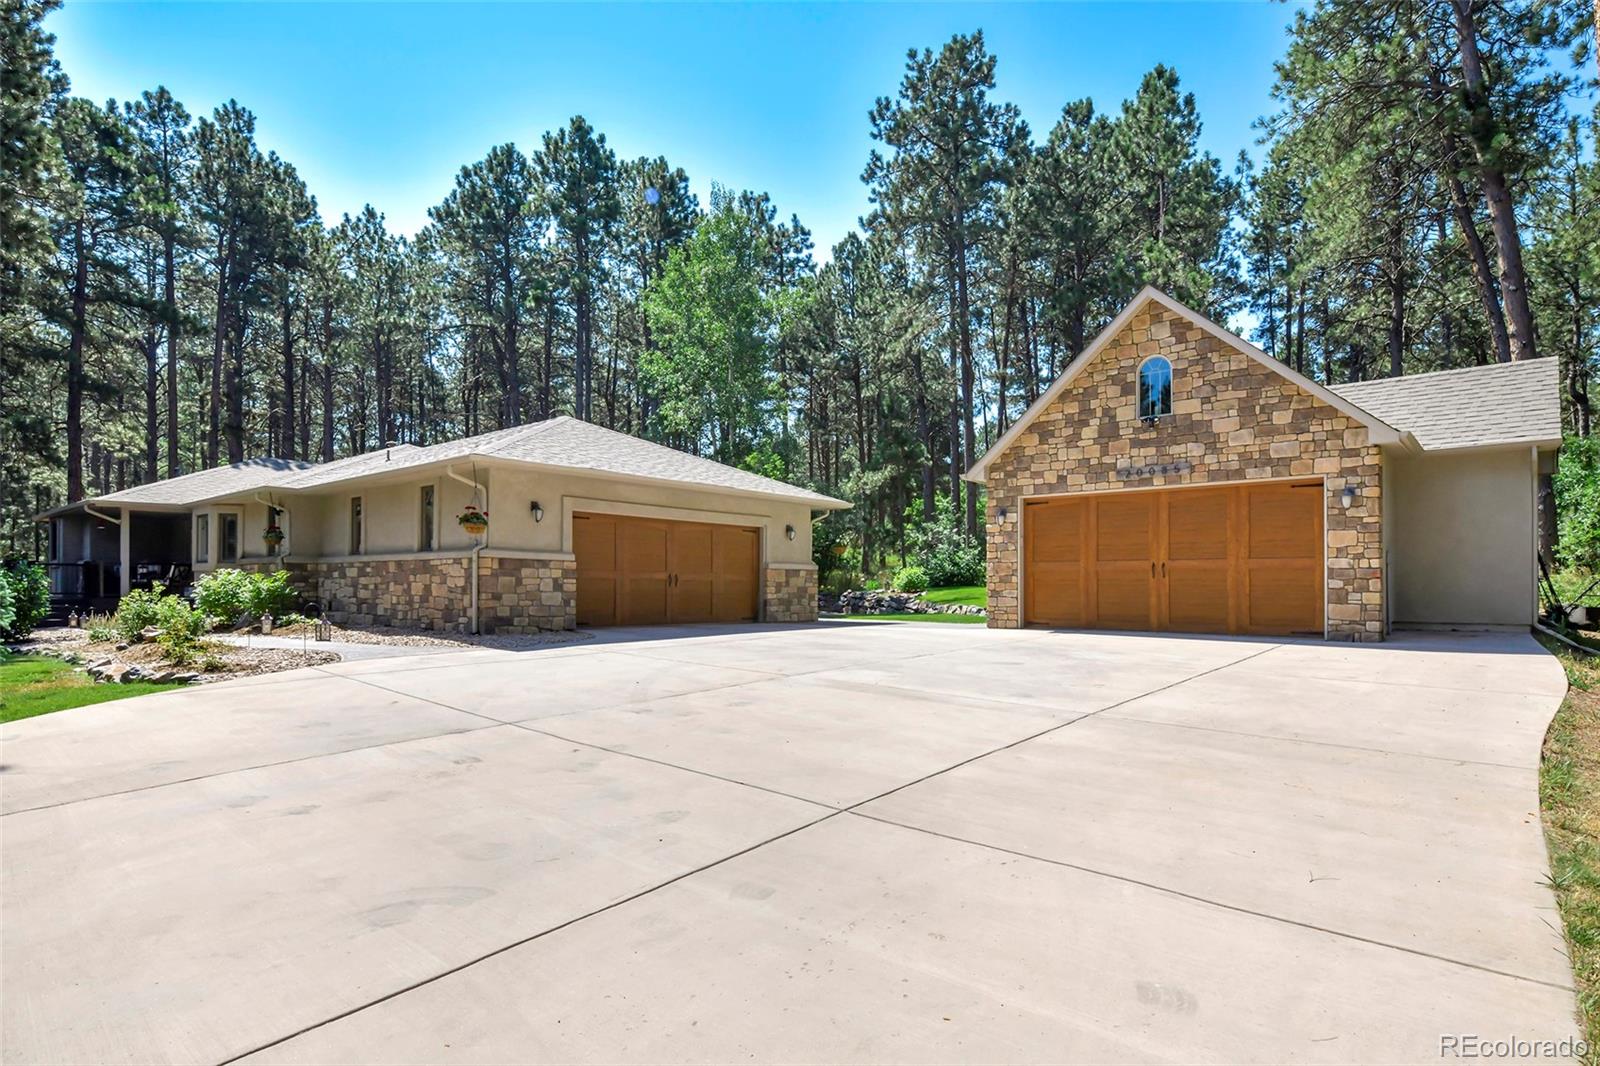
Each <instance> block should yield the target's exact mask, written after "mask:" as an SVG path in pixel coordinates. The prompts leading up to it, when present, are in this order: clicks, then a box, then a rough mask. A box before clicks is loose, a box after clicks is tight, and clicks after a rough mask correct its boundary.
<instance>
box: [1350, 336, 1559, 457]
mask: <svg viewBox="0 0 1600 1066" xmlns="http://www.w3.org/2000/svg"><path fill="white" fill-rule="evenodd" d="M1333 391H1334V392H1336V393H1338V394H1339V395H1340V396H1343V397H1345V398H1346V399H1349V400H1350V401H1352V402H1354V403H1358V404H1360V405H1361V406H1362V407H1363V408H1365V409H1366V410H1368V411H1371V412H1372V413H1373V414H1375V415H1378V416H1379V417H1380V418H1382V419H1383V420H1384V421H1386V422H1388V423H1390V424H1391V425H1396V426H1403V427H1404V428H1405V429H1406V430H1408V431H1409V432H1410V433H1412V434H1413V435H1414V436H1415V437H1416V438H1417V442H1418V443H1419V444H1421V445H1422V447H1423V448H1424V449H1425V450H1427V451H1430V452H1432V451H1450V450H1455V449H1461V448H1493V447H1499V446H1503V445H1508V444H1530V445H1535V446H1540V447H1551V448H1553V447H1558V446H1560V444H1561V391H1560V377H1559V368H1558V366H1557V360H1555V359H1552V358H1548V357H1547V358H1544V359H1526V360H1523V361H1521V362H1517V363H1490V364H1488V365H1487V366H1469V367H1463V368H1461V369H1459V370H1436V371H1434V372H1433V373H1431V374H1407V375H1406V376H1404V377H1398V378H1379V379H1378V380H1376V381H1357V382H1352V383H1351V384H1349V385H1335V386H1334V387H1333Z"/></svg>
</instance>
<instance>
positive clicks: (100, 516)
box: [83, 504, 122, 526]
mask: <svg viewBox="0 0 1600 1066" xmlns="http://www.w3.org/2000/svg"><path fill="white" fill-rule="evenodd" d="M83 510H84V513H85V514H88V515H90V516H91V517H94V518H98V519H100V521H102V522H110V523H111V524H112V525H114V526H120V525H122V519H120V518H112V517H111V516H110V515H108V514H106V513H105V512H104V511H96V510H95V509H94V508H93V507H90V506H89V505H88V504H84V505H83Z"/></svg>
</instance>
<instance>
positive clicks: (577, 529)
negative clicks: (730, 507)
mask: <svg viewBox="0 0 1600 1066" xmlns="http://www.w3.org/2000/svg"><path fill="white" fill-rule="evenodd" d="M572 550H573V554H574V555H575V556H576V557H577V563H578V624H579V625H585V626H611V625H624V626H629V625H660V624H663V623H667V622H753V621H755V620H756V609H757V608H756V593H757V581H756V565H757V563H758V561H759V559H760V554H761V553H760V531H759V530H755V529H749V528H745V527H743V526H723V525H711V524H707V523H700V522H669V521H665V520H662V519H656V518H635V517H631V516H628V515H606V514H582V513H580V514H575V515H573V516H572Z"/></svg>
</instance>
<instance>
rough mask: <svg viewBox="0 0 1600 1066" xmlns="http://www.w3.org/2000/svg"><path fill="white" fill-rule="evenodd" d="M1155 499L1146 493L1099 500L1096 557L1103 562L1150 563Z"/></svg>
mask: <svg viewBox="0 0 1600 1066" xmlns="http://www.w3.org/2000/svg"><path fill="white" fill-rule="evenodd" d="M1154 503H1155V497H1154V496H1153V495H1152V494H1150V493H1146V492H1139V493H1130V494H1129V495H1128V496H1127V497H1126V498H1124V497H1117V496H1107V497H1102V498H1100V499H1098V500H1096V501H1095V514H1094V522H1095V539H1094V550H1095V558H1096V559H1097V560H1098V561H1099V562H1101V563H1112V562H1135V561H1137V562H1149V561H1150V560H1151V559H1153V558H1154V554H1153V552H1152V545H1151V543H1150V541H1151V532H1152V531H1153V527H1154V524H1155V507H1154V506H1153V505H1154Z"/></svg>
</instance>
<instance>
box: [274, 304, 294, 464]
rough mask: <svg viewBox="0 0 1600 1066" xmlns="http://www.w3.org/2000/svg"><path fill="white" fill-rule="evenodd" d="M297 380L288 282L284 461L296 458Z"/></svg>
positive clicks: (284, 367)
mask: <svg viewBox="0 0 1600 1066" xmlns="http://www.w3.org/2000/svg"><path fill="white" fill-rule="evenodd" d="M294 388H295V380H294V307H293V304H292V303H291V302H290V299H289V286H288V284H287V282H286V283H285V284H284V289H283V429H282V432H281V433H280V434H279V440H280V442H281V443H280V447H279V449H278V455H279V456H280V457H281V458H284V459H293V458H294V457H295V448H294V431H295V394H294Z"/></svg>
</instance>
